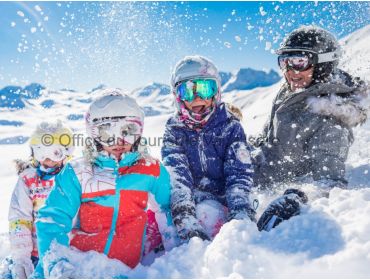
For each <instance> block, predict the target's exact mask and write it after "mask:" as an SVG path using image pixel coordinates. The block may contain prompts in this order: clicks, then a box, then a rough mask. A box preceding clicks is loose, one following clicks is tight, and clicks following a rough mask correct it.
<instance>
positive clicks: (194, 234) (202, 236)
mask: <svg viewBox="0 0 370 280" xmlns="http://www.w3.org/2000/svg"><path fill="white" fill-rule="evenodd" d="M193 237H199V238H200V239H202V240H203V241H205V240H208V241H211V239H210V238H209V237H208V235H207V233H205V232H204V231H201V230H192V231H189V233H188V239H191V238H193Z"/></svg>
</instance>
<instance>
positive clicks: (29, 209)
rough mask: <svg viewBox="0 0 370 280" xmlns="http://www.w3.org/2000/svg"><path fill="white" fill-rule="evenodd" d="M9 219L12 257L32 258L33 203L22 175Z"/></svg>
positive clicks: (13, 197)
mask: <svg viewBox="0 0 370 280" xmlns="http://www.w3.org/2000/svg"><path fill="white" fill-rule="evenodd" d="M8 220H9V239H10V247H11V252H12V257H13V258H19V257H29V258H30V257H31V253H32V250H33V242H32V228H33V222H34V221H33V203H32V200H31V198H30V194H29V190H28V188H27V186H26V184H25V183H24V180H23V179H22V178H21V177H19V179H18V182H17V184H16V186H15V188H14V191H13V194H12V198H11V201H10V207H9V217H8Z"/></svg>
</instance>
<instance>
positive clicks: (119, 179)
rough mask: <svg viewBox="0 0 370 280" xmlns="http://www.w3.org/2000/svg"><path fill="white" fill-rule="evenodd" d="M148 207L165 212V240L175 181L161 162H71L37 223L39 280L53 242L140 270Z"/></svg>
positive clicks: (139, 158) (136, 158)
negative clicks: (98, 253) (171, 193)
mask: <svg viewBox="0 0 370 280" xmlns="http://www.w3.org/2000/svg"><path fill="white" fill-rule="evenodd" d="M148 204H150V205H151V209H155V206H153V205H154V204H155V205H156V206H158V208H161V209H162V210H163V212H162V213H163V214H164V216H162V217H163V218H164V220H165V223H167V224H166V225H165V226H163V227H162V229H163V232H162V233H163V234H164V235H165V234H166V232H165V231H166V226H167V225H170V224H171V222H172V221H171V217H170V214H168V215H167V213H169V206H170V179H169V175H168V173H167V171H166V169H165V168H164V166H163V165H162V164H161V163H160V162H159V161H158V160H155V159H153V158H151V157H149V156H143V155H142V154H141V153H139V152H132V153H127V154H125V156H124V158H123V159H122V160H121V161H120V162H117V161H116V160H114V159H113V158H111V157H109V156H108V155H103V154H102V153H100V154H99V156H98V157H96V158H95V159H94V161H93V163H91V162H87V161H86V159H83V158H80V159H76V160H73V161H71V162H70V163H68V164H67V165H66V166H65V168H64V169H63V170H62V171H61V173H60V174H59V175H58V176H57V178H56V184H55V188H54V190H53V191H52V192H51V193H50V196H49V198H48V199H47V201H46V204H45V206H44V207H43V208H42V209H40V211H39V216H38V220H37V221H36V228H37V231H38V232H39V239H38V244H39V250H40V256H41V258H40V263H39V265H38V266H37V268H36V275H37V277H40V276H42V275H43V271H42V257H43V256H44V255H45V253H46V251H47V250H48V249H49V248H50V244H51V242H52V240H54V239H56V241H57V242H58V243H60V244H62V245H66V246H69V245H70V246H74V247H76V248H77V249H79V250H81V251H89V250H94V251H97V252H100V253H104V254H106V255H107V256H108V257H109V258H114V259H118V260H120V261H122V262H123V263H125V264H126V265H128V266H129V267H132V268H133V267H135V266H136V265H137V264H138V263H139V262H140V260H141V257H142V252H143V249H144V243H145V238H146V236H145V232H146V231H145V229H146V226H147V219H148V216H147V213H146V210H147V207H148ZM158 214H160V213H158ZM74 218H75V219H74ZM166 219H167V220H166ZM74 221H75V222H74ZM160 230H161V228H160ZM69 234H71V237H70V238H69ZM164 237H165V238H167V237H168V236H167V237H166V236H164ZM164 242H165V241H164Z"/></svg>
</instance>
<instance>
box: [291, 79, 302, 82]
mask: <svg viewBox="0 0 370 280" xmlns="http://www.w3.org/2000/svg"><path fill="white" fill-rule="evenodd" d="M301 80H302V78H292V81H293V82H300V81H301Z"/></svg>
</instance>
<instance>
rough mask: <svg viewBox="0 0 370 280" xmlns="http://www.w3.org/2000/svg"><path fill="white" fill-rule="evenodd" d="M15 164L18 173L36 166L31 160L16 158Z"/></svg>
mask: <svg viewBox="0 0 370 280" xmlns="http://www.w3.org/2000/svg"><path fill="white" fill-rule="evenodd" d="M14 164H15V170H16V171H17V175H20V174H21V173H22V172H23V171H25V170H26V169H27V168H30V167H32V168H35V165H34V163H33V162H32V161H31V160H27V161H25V160H22V159H16V160H14Z"/></svg>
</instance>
